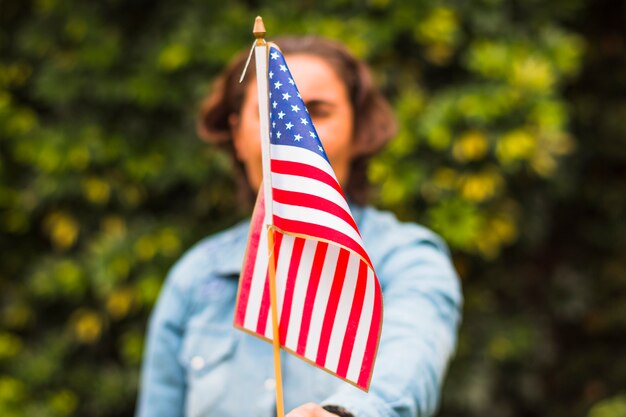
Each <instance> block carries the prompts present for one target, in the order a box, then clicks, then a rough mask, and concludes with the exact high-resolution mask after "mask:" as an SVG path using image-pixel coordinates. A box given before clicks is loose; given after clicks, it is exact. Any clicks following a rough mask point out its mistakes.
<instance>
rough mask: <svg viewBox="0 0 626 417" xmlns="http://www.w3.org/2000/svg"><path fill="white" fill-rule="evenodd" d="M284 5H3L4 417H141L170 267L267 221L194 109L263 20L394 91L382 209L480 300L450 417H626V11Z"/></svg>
mask: <svg viewBox="0 0 626 417" xmlns="http://www.w3.org/2000/svg"><path fill="white" fill-rule="evenodd" d="M272 3H273V2H269V1H252V0H250V1H232V2H228V5H226V3H225V2H217V1H210V0H204V1H200V0H187V1H174V0H153V1H145V0H135V1H131V2H129V1H121V0H99V1H78V0H25V1H20V0H2V1H1V2H0V155H1V159H0V231H1V240H0V260H1V261H0V415H2V416H6V417H11V416H32V417H36V416H75V415H76V416H78V415H81V416H94V417H97V416H120V415H132V410H133V408H134V401H135V395H136V389H137V379H138V368H139V365H140V362H141V354H142V348H143V337H144V336H143V334H144V330H145V325H146V320H147V317H148V314H149V312H150V310H151V308H152V306H153V304H154V302H155V300H156V297H157V296H158V292H159V288H160V285H161V283H162V280H163V278H164V275H165V273H166V271H167V269H168V268H169V267H170V266H171V265H172V263H173V262H174V261H175V260H176V259H177V258H178V257H179V256H180V255H181V253H182V252H183V251H184V250H185V248H187V247H189V246H190V245H191V244H192V243H193V242H195V241H197V240H198V239H200V238H201V237H203V236H206V235H208V234H210V233H212V232H214V231H216V230H219V229H222V228H224V227H226V226H228V225H230V224H232V223H234V222H235V221H236V220H237V219H239V218H241V217H242V216H244V215H245V213H244V212H242V210H240V209H238V206H237V202H236V200H235V197H234V195H233V192H232V189H233V186H234V185H233V180H232V169H231V166H230V165H229V161H228V158H226V157H225V156H224V155H222V154H220V153H218V152H217V151H216V150H215V149H213V148H211V147H209V146H207V145H206V144H203V143H201V142H200V141H199V140H197V139H196V136H195V125H194V124H195V120H194V117H195V113H196V110H197V106H198V103H199V102H200V100H201V98H202V97H203V95H204V94H206V92H207V90H208V87H209V84H210V80H211V79H212V77H213V76H214V75H215V74H216V73H217V72H218V71H219V70H220V69H222V68H223V67H224V65H225V64H226V63H227V62H228V61H229V60H230V59H231V58H232V56H233V55H234V54H235V53H236V52H237V51H239V50H241V49H243V48H246V47H248V46H249V44H250V43H251V35H250V29H251V24H252V21H253V18H254V16H255V15H256V14H261V15H263V17H264V19H265V23H266V26H267V28H268V30H269V34H270V37H271V36H277V35H280V34H286V33H312V34H319V35H324V36H328V37H332V38H337V39H340V40H342V41H343V42H345V43H346V44H348V45H349V47H350V48H351V49H352V51H354V52H355V53H356V54H357V55H359V56H361V57H363V58H364V59H366V60H367V61H368V62H369V63H370V64H371V65H372V66H373V67H374V69H375V70H376V74H377V77H378V79H379V82H380V84H381V85H382V86H383V88H384V89H385V91H386V93H387V94H388V96H389V97H390V98H391V99H392V102H393V104H394V107H395V109H396V113H397V116H398V118H399V121H400V126H401V130H400V134H399V135H398V137H397V139H396V140H395V141H394V142H393V143H392V144H391V146H390V147H389V149H387V150H386V152H385V153H384V154H383V155H381V156H380V157H379V158H378V159H377V160H376V161H375V162H374V164H373V165H372V167H371V172H370V174H371V178H372V180H373V181H374V182H375V183H376V184H378V186H379V188H378V189H379V193H378V194H377V198H376V200H377V201H376V204H377V205H379V206H382V207H385V208H389V209H392V210H393V211H395V212H396V213H397V214H398V215H399V216H400V217H401V218H403V219H407V220H412V221H418V222H421V223H424V224H426V225H428V226H430V227H432V228H434V229H435V230H436V231H438V232H439V233H441V234H442V235H443V236H444V237H445V238H446V239H447V241H448V242H449V243H450V246H451V248H452V249H453V252H454V257H455V262H456V265H457V267H458V269H459V271H460V273H461V275H462V278H463V284H464V292H465V297H466V304H465V313H464V314H465V315H464V323H463V327H462V330H461V338H460V344H459V349H458V354H457V357H456V358H455V360H454V362H453V364H452V366H451V369H450V372H449V377H448V379H447V382H446V385H445V387H444V395H443V404H442V410H441V412H440V414H441V415H445V416H467V417H470V416H472V417H473V416H484V415H488V416H511V417H514V416H520V417H521V416H548V415H549V416H553V417H560V416H563V417H565V416H567V417H570V416H589V417H619V416H624V415H626V392H625V391H624V382H625V381H626V359H625V358H624V354H623V352H624V347H625V343H624V342H625V340H626V337H625V336H624V335H625V334H626V333H625V331H626V292H625V291H624V289H625V287H626V256H624V255H626V164H625V163H626V124H625V123H624V120H626V34H625V33H624V32H625V30H626V29H625V28H626V7H625V6H624V4H623V2H620V1H619V0H599V1H592V0H553V1H551V2H541V1H538V0H515V1H513V0H471V1H468V0H449V1H435V0H421V1H419V2H416V1H413V0H411V1H409V0H399V1H389V0H369V1H367V2H355V1H348V0H333V1H331V0H324V1H319V2H310V1H306V0H297V1H296V0H294V1H291V2H282V3H278V4H275V5H274V4H272Z"/></svg>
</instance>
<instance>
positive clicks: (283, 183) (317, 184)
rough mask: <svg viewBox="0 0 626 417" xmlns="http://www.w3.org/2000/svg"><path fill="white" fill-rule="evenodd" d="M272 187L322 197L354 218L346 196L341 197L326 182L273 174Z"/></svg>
mask: <svg viewBox="0 0 626 417" xmlns="http://www.w3.org/2000/svg"><path fill="white" fill-rule="evenodd" d="M272 187H274V188H276V189H279V190H285V191H292V192H296V193H306V194H311V195H314V196H318V197H321V198H323V199H326V200H328V201H331V202H333V203H335V204H337V205H338V206H339V207H341V208H342V209H344V210H345V211H346V212H347V213H348V214H349V215H350V217H352V213H351V212H350V207H349V206H348V203H347V202H346V199H345V198H344V196H343V195H341V194H340V193H339V192H338V191H337V190H336V189H335V188H333V187H331V186H330V185H328V184H326V183H325V182H322V181H318V180H315V179H313V178H309V177H300V176H298V175H288V174H276V173H274V172H272Z"/></svg>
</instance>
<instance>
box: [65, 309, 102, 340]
mask: <svg viewBox="0 0 626 417" xmlns="http://www.w3.org/2000/svg"><path fill="white" fill-rule="evenodd" d="M102 327H103V323H102V319H101V318H100V315H99V314H97V313H96V312H94V311H89V310H79V311H77V312H76V313H74V316H73V319H72V330H73V332H74V335H75V336H76V338H77V339H78V340H79V341H80V342H82V343H87V344H89V343H94V342H96V341H97V340H98V339H99V338H100V335H101V333H102Z"/></svg>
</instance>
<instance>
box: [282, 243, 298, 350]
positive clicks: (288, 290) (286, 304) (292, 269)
mask: <svg viewBox="0 0 626 417" xmlns="http://www.w3.org/2000/svg"><path fill="white" fill-rule="evenodd" d="M303 249H304V239H301V238H295V242H294V244H293V251H292V252H291V257H290V258H291V262H290V264H289V272H288V273H287V275H286V277H287V280H286V283H285V284H286V285H285V292H284V296H283V301H282V303H280V305H281V306H282V309H281V312H280V326H279V336H280V338H279V339H280V344H281V345H284V344H285V340H286V339H287V325H288V324H289V317H290V316H291V304H292V302H293V292H294V290H295V287H296V275H297V273H298V268H299V267H300V260H301V259H302V250H303Z"/></svg>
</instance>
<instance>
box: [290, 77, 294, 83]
mask: <svg viewBox="0 0 626 417" xmlns="http://www.w3.org/2000/svg"><path fill="white" fill-rule="evenodd" d="M289 84H291V85H295V83H294V82H293V78H291V77H289Z"/></svg>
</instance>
